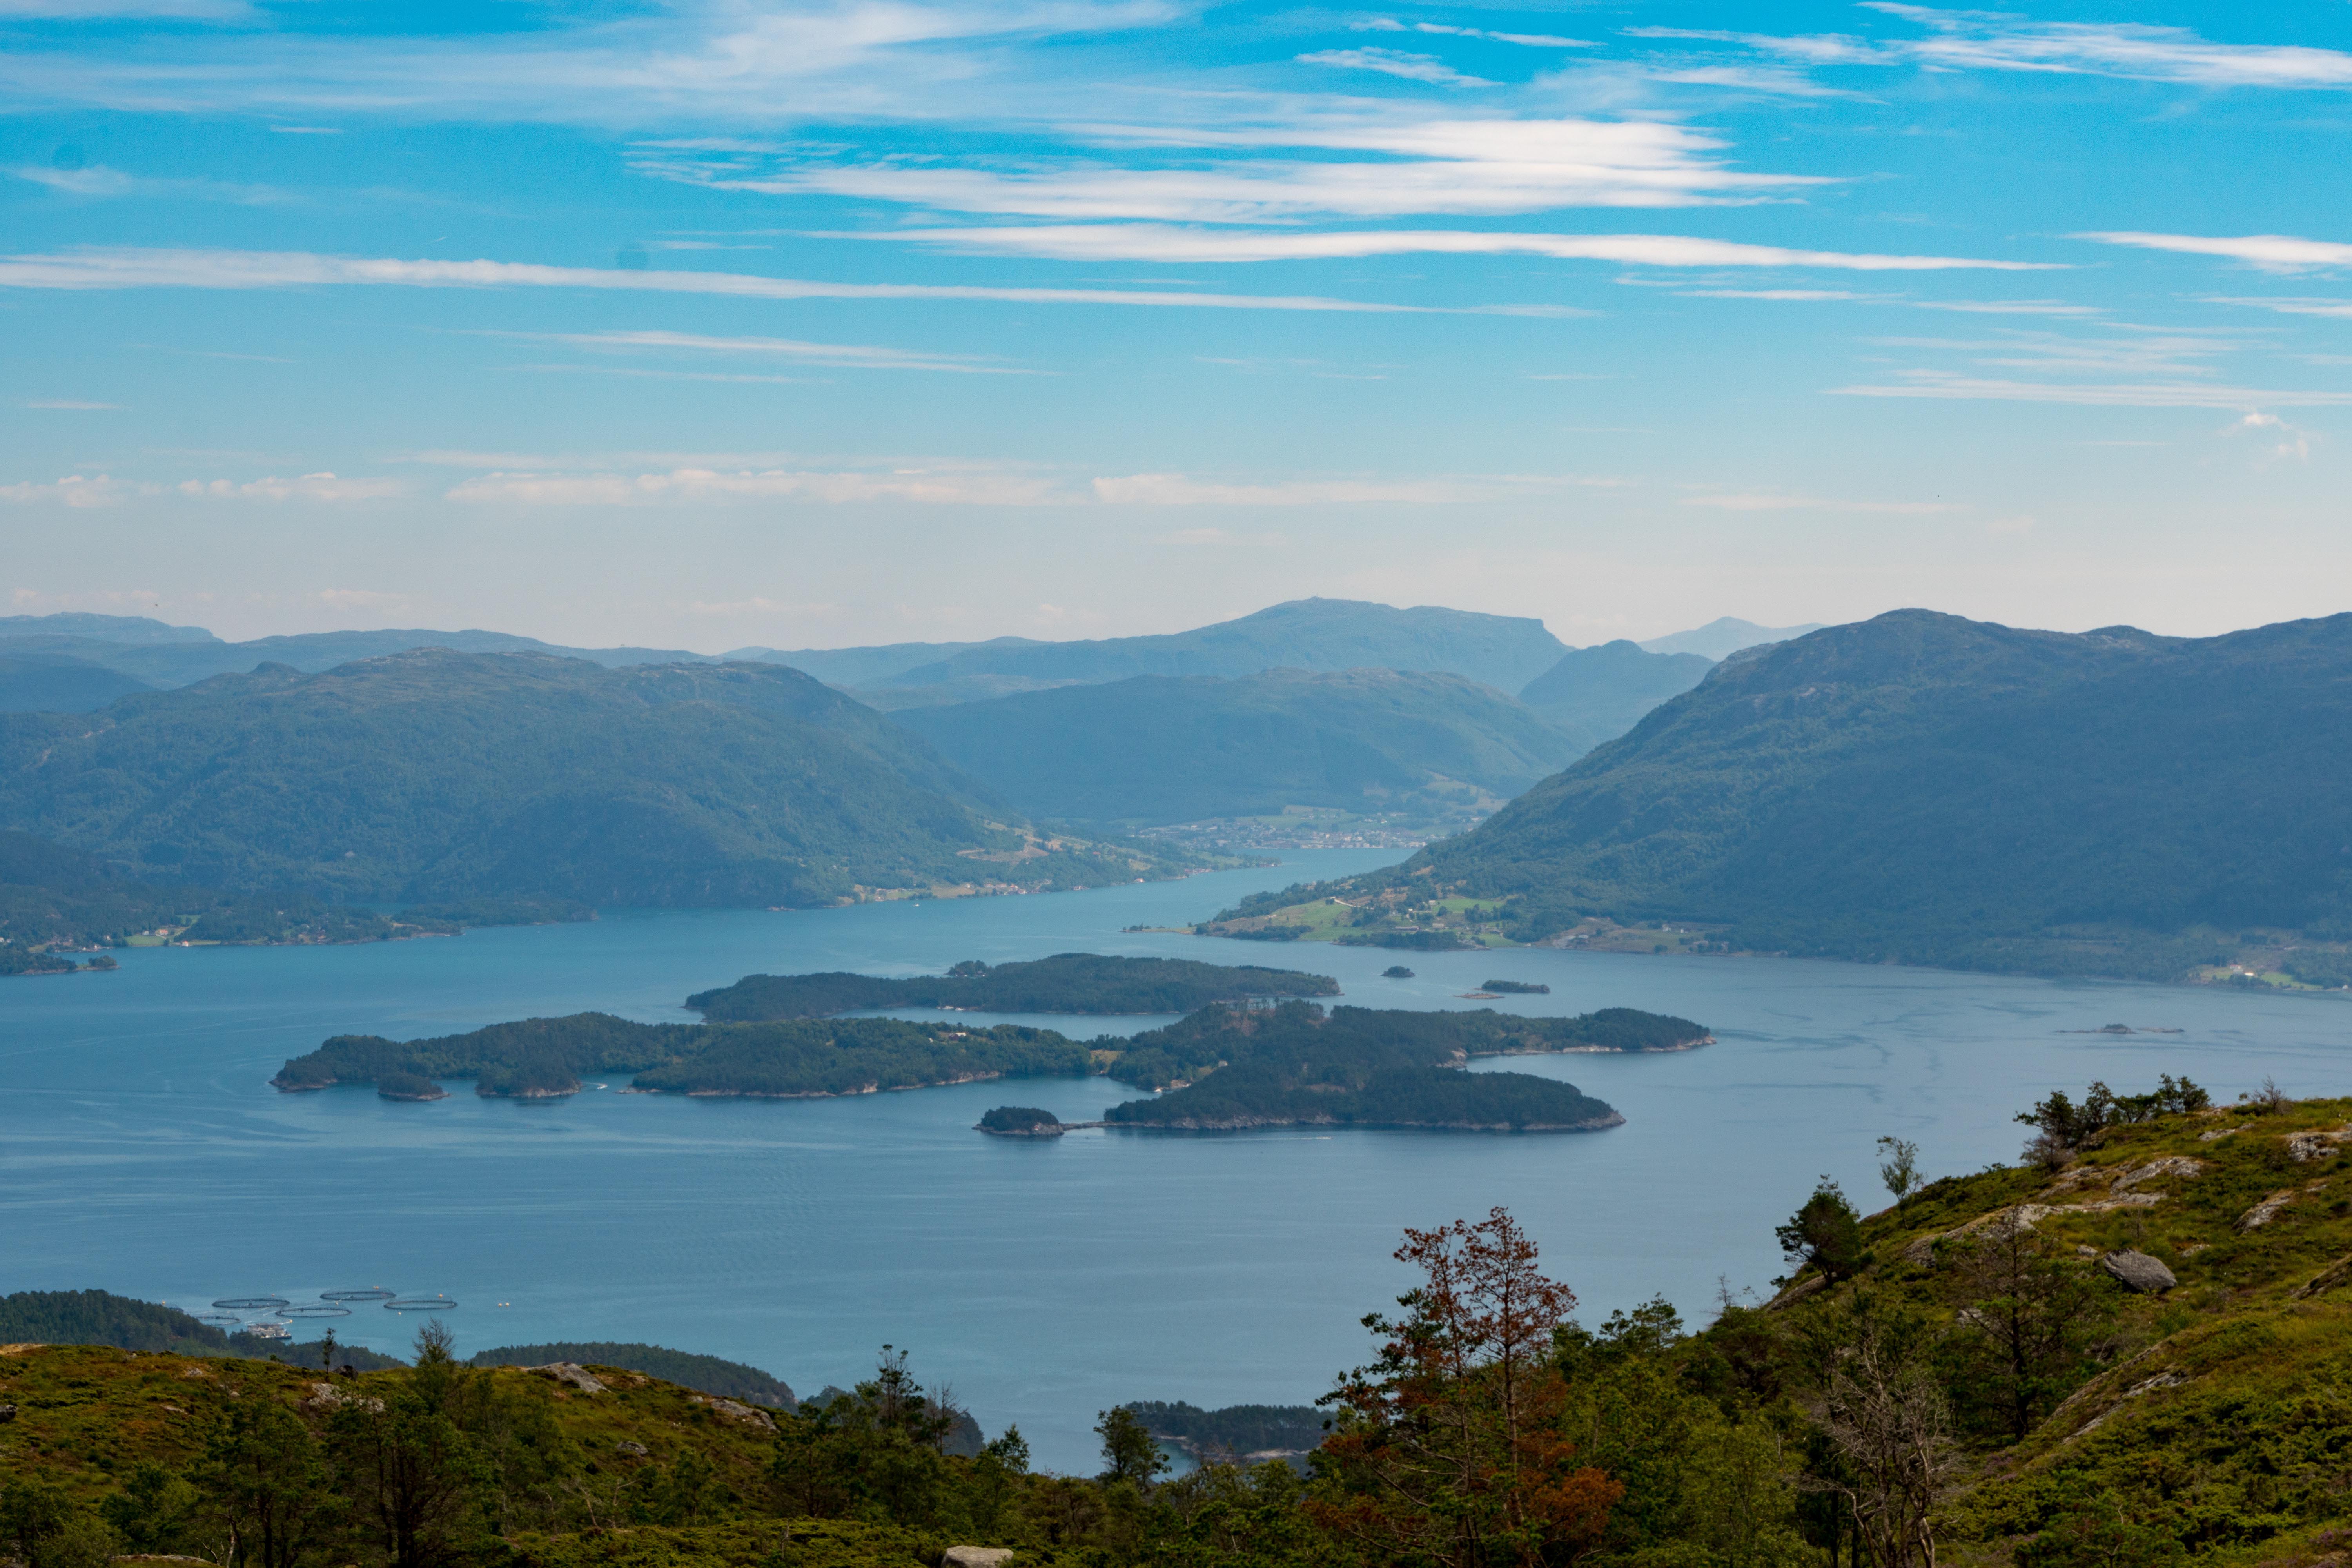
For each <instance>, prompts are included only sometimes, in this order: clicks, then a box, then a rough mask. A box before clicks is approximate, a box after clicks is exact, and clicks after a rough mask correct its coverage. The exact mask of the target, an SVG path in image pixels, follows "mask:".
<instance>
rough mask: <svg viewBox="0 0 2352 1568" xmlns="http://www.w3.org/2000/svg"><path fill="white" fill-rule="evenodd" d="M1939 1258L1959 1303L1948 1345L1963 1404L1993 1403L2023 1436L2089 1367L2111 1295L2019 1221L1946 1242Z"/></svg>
mask: <svg viewBox="0 0 2352 1568" xmlns="http://www.w3.org/2000/svg"><path fill="white" fill-rule="evenodd" d="M1937 1265H1938V1266H1939V1268H1940V1269H1941V1283H1942V1286H1943V1290H1944V1294H1945V1295H1946V1297H1947V1298H1948V1300H1951V1301H1952V1302H1953V1304H1954V1305H1955V1306H1956V1307H1957V1308H1958V1319H1957V1321H1956V1323H1955V1333H1954V1335H1953V1343H1952V1350H1953V1352H1955V1353H1956V1355H1957V1357H1958V1359H1959V1360H1960V1362H1961V1363H1962V1364H1961V1368H1960V1370H1959V1375H1958V1376H1956V1377H1954V1378H1952V1379H1951V1380H1950V1381H1951V1383H1952V1384H1953V1386H1954V1387H1955V1388H1957V1389H1959V1390H1962V1391H1963V1394H1962V1402H1963V1404H1964V1405H1968V1404H1977V1405H1984V1406H1989V1407H1990V1410H1991V1411H1992V1412H1993V1413H1994V1415H1995V1417H1996V1419H1997V1421H1998V1423H1999V1425H2000V1428H2001V1430H2003V1431H2004V1432H2006V1433H2007V1434H2008V1436H2010V1438H2011V1440H2012V1441H2019V1442H2021V1441H2023V1440H2024V1437H2025V1436H2026V1434H2027V1433H2029V1432H2031V1431H2032V1429H2033V1427H2034V1426H2035V1424H2036V1423H2037V1422H2039V1421H2040V1420H2041V1419H2042V1416H2043V1415H2047V1414H2048V1413H2049V1412H2050V1410H2051V1408H2052V1407H2053V1406H2054V1405H2056V1404H2057V1402H2058V1400H2059V1399H2061V1398H2063V1396H2064V1395H2065V1394H2066V1393H2067V1391H2068V1390H2070V1389H2072V1388H2074V1386H2075V1384H2079V1383H2080V1382H2082V1381H2083V1379H2084V1377H2085V1376H2087V1375H2088V1374H2089V1373H2090V1372H2091V1370H2092V1367H2093V1365H2094V1361H2093V1354H2094V1352H2095V1348H2096V1345H2097V1343H2098V1341H2099V1338H2100V1336H2101V1334H2102V1332H2103V1331H2104V1330H2105V1327H2106V1325H2107V1323H2108V1321H2110V1320H2111V1319H2112V1318H2113V1317H2114V1315H2115V1306H2114V1294H2113V1292H2112V1291H2111V1290H2110V1289H2106V1288H2105V1287H2103V1286H2102V1285H2101V1284H2100V1282H2099V1281H2098V1280H2097V1279H2095V1278H2093V1276H2092V1275H2091V1273H2090V1271H2089V1270H2088V1269H2086V1268H2083V1267H2082V1266H2081V1265H2080V1264H2079V1263H2076V1262H2074V1261H2072V1260H2071V1259H2067V1258H2063V1257H2061V1256H2060V1255H2059V1254H2058V1253H2056V1252H2055V1251H2053V1249H2052V1247H2050V1245H2049V1244H2048V1243H2047V1242H2045V1241H2044V1240H2043V1239H2042V1237H2041V1236H2040V1235H2039V1234H2038V1233H2037V1232H2036V1231H2035V1230H2034V1229H2033V1227H2032V1226H2029V1225H2023V1224H2020V1223H2016V1222H2015V1221H2013V1220H2012V1221H2011V1222H2010V1223H2007V1224H2000V1225H1992V1226H1986V1227H1984V1228H1983V1229H1981V1230H1979V1231H1977V1232H1976V1233H1974V1234H1973V1235H1970V1236H1967V1237H1961V1238H1959V1239H1958V1240H1957V1241H1954V1242H1950V1243H1948V1244H1946V1245H1945V1246H1944V1247H1941V1248H1939V1249H1938V1253H1937Z"/></svg>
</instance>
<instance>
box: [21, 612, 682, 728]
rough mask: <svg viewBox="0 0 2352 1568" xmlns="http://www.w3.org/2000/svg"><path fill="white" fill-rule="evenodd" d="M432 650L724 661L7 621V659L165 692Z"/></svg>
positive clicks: (433, 635)
mask: <svg viewBox="0 0 2352 1568" xmlns="http://www.w3.org/2000/svg"><path fill="white" fill-rule="evenodd" d="M428 647H442V648H450V649H454V650H456V651H457V652H460V653H544V654H552V655H557V656H561V657H563V658H584V659H587V660H589V661H590V662H591V663H594V664H602V665H607V666H612V667H614V668H618V667H621V666H625V665H633V664H698V663H706V664H707V663H713V662H717V661H715V660H712V659H710V658H709V657H708V656H707V655H704V654H698V653H688V652H685V651H683V650H680V649H676V648H649V647H611V648H574V647H562V646H560V645H558V644H555V643H548V642H541V640H540V639H539V638H537V637H516V636H514V635H512V634H510V633H507V632H486V631H454V632H453V631H433V630H427V629H423V628H411V629H384V630H379V631H345V632H300V633H296V634H293V635H290V636H284V637H256V638H254V639H252V640H251V641H249V642H224V641H222V640H221V639H220V638H219V637H215V636H214V635H213V634H212V633H210V632H208V631H206V630H205V629H204V628H203V627H202V626H165V625H164V624H163V622H161V621H154V620H150V619H148V618H146V617H145V616H86V615H57V616H0V657H47V658H71V659H74V660H76V661H78V662H80V663H84V664H92V665H96V666H99V667H100V668H106V669H111V670H114V671H116V672H117V673H118V674H119V675H122V676H127V677H131V678H132V679H137V680H139V681H141V682H142V683H143V684H145V685H148V686H152V687H157V688H163V689H169V688H173V687H180V686H189V685H193V684H194V683H195V682H196V681H199V680H205V679H210V678H211V677H213V676H215V675H244V674H247V673H249V672H251V671H252V670H254V669H256V668H259V667H260V666H262V665H264V664H282V665H286V666H288V667H289V668H294V669H299V670H304V671H307V672H310V673H312V674H316V673H318V672H319V671H321V670H327V669H332V668H335V667H336V666H337V665H341V664H349V663H351V662H352V660H353V659H360V658H383V657H384V656H386V655H389V654H396V653H410V652H414V651H415V650H416V649H418V648H428ZM9 706H14V705H13V704H10V705H9Z"/></svg>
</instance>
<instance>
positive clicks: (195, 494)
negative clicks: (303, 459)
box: [0, 473, 403, 507]
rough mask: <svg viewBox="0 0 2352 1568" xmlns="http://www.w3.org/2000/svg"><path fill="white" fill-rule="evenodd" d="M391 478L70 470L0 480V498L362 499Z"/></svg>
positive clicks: (91, 501) (76, 502) (395, 490)
mask: <svg viewBox="0 0 2352 1568" xmlns="http://www.w3.org/2000/svg"><path fill="white" fill-rule="evenodd" d="M402 489H403V487H402V485H401V483H400V481H399V480H397V479H342V478H339V477H337V476H336V475H334V474H328V473H319V474H303V475H300V476H299V477H297V478H293V479H278V478H276V477H275V476H272V477H268V478H264V479H247V480H236V479H181V480H179V481H178V482H176V483H164V482H159V481H155V480H138V479H115V478H113V477H112V476H110V475H107V474H99V475H96V476H88V475H82V474H71V475H68V476H67V477H66V478H64V479H57V480H54V481H52V482H50V483H48V484H32V483H24V484H13V485H0V500H10V501H17V502H40V501H51V502H59V503H62V504H64V505H66V506H69V507H94V506H111V505H114V504H115V503H117V502H119V501H124V500H131V499H133V498H139V497H154V496H179V497H184V498H187V499H190V500H269V501H368V500H383V499H385V498H386V497H390V496H395V495H398V494H400V493H401V490H402Z"/></svg>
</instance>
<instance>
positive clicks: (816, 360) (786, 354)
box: [475, 331, 1029, 375]
mask: <svg viewBox="0 0 2352 1568" xmlns="http://www.w3.org/2000/svg"><path fill="white" fill-rule="evenodd" d="M475 335H477V336H481V337H495V338H517V339H522V340H525V341H528V342H551V343H568V344H571V345H572V346H574V347H578V348H586V349H601V350H610V351H613V352H616V353H626V352H631V351H663V350H670V351H676V352H679V353H712V354H740V355H743V356H747V357H755V358H774V359H784V360H791V361H793V362H794V363H803V364H815V365H824V366H827V367H830V368H839V369H847V370H929V371H945V372H950V373H952V374H963V375H1024V374H1029V373H1028V372H1025V371H1020V370H1013V369H1009V368H1007V367H1004V366H1001V365H992V364H985V363H981V361H980V359H979V357H978V356H976V355H971V354H940V353H919V352H917V351H914V350H910V349H891V348H876V347H872V346H870V345H866V344H861V343H813V342H803V341H801V340H799V339H796V338H761V337H712V336H707V335H704V334H701V333H696V332H667V331H606V332H509V331H485V332H479V333H477V334H475Z"/></svg>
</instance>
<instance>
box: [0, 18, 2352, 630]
mask: <svg viewBox="0 0 2352 1568" xmlns="http://www.w3.org/2000/svg"><path fill="white" fill-rule="evenodd" d="M0 102H5V104H6V106H7V111H6V112H5V115H0V222H5V238H0V334H5V353H0V365H5V384H0V531H5V532H0V542H5V545H6V549H5V570H0V599H10V598H12V599H13V606H6V607H13V608H15V609H16V611H18V612H19V613H41V612H44V611H47V610H53V609H99V610H109V609H111V610H118V611H132V610H137V611H142V612H146V613H155V614H161V615H163V616H166V617H168V618H171V619H173V620H178V621H193V622H196V623H199V624H203V625H207V626H214V627H215V629H218V630H220V631H221V632H222V633H223V634H224V635H228V636H250V635H257V634H260V633H265V632H273V631H299V630H311V629H319V628H322V627H328V626H384V625H396V626H460V625H463V626H494V627H499V628H501V629H509V630H515V631H524V632H530V633H534V634H536V635H540V636H543V637H550V638H553V639H558V640H563V641H570V642H577V643H593V644H606V643H615V642H635V643H644V644H653V645H656V646H665V647H694V648H698V649H704V650H717V649H722V648H726V647H736V646H740V645H744V644H766V645H771V646H778V647H794V646H807V645H818V646H823V645H835V644H843V643H856V642H874V641H887V640H899V639H905V638H912V637H924V638H933V637H985V636H992V635H996V634H999V633H1016V634H1021V635H1027V636H1041V637H1082V636H1102V635H1116V634H1119V633H1124V632H1131V631H1156V630H1169V629H1174V628H1176V627H1180V626H1189V625H1194V624H1198V623H1200V622H1202V621H1206V620H1211V619H1216V618H1220V617H1222V616H1228V615H1232V614H1236V613H1240V612H1244V611H1246V610H1249V609H1253V608H1255V607H1257V606H1259V605H1264V604H1266V603H1269V602H1272V601H1274V600H1276V599H1280V598H1286V597H1292V596H1296V595H1303V594H1308V593H1320V594H1328V595H1347V596H1353V597H1367V598H1378V599H1384V600H1388V601H1391V602H1394V603H1400V604H1411V603H1443V604H1450V605H1459V606H1462V607H1465V608H1474V609H1486V610H1493V611H1497V612H1502V613H1509V614H1519V615H1537V616H1543V617H1544V618H1545V619H1546V620H1547V621H1548V622H1549V625H1550V626H1551V627H1552V629H1553V630H1554V631H1555V632H1557V633H1559V635H1560V636H1561V637H1564V638H1566V639H1567V640H1569V641H1570V642H1571V643H1586V642H1593V641H1599V640H1602V639H1604V638H1607V637H1616V636H1633V637H1647V636H1653V635H1656V634H1658V633H1661V632H1665V631H1670V630H1674V629H1676V628H1679V627H1682V626H1692V625H1696V624H1698V623H1700V622H1703V621H1706V620H1708V619H1710V618H1712V617H1714V616H1718V615H1738V616H1746V617H1748V618H1749V619H1753V620H1757V621H1761V622H1766V623H1768V624H1782V623H1787V622H1792V621H1798V620H1822V621H1833V620H1844V619H1851V618H1854V617H1858V616H1866V615H1870V614H1874V613H1875V612H1877V611H1880V610H1883V609H1886V608H1890V607H1894V606H1896V605H1930V606H1933V607H1937V608H1942V609H1948V610H1951V611H1955V612H1957V613H1960V614H1966V615H1971V616H1984V617H1989V618H1992V619H1999V620H2004V621H2009V622H2011V623H2014V624H2029V625H2039V626H2059V627H2065V628H2071V629H2080V628H2084V627H2089V626H2101V625H2110V624H2116V623H2119V622H2131V623H2134V624H2138V625H2142V626H2151V627H2153V628H2155V629H2158V630H2160V631H2167V632H2177V633H2189V634H2194V633H2209V632H2214V631H2220V630H2224V629H2227V628H2229V627H2231V626H2243V625H2249V624H2253V623H2256V622H2261V621H2265V620H2273V619H2280V618H2284V617H2288V616H2304V615H2318V614H2326V613H2331V612H2334V611H2336V610H2339V609H2343V608H2346V607H2347V605H2352V594H2347V577H2348V576H2352V529H2347V522H2352V518H2347V496H2352V487H2347V467H2346V437H2347V428H2352V426H2348V425H2347V416H2346V409H2347V405H2352V279H2348V278H2347V272H2352V203H2348V202H2347V195H2352V174H2347V170H2352V157H2347V153H2352V134H2347V133H2348V132H2352V3H2347V0H2305V3H2304V4H2299V5H2271V6H2243V5H2230V6H2225V5H2180V4H2160V3H2158V0H2146V3H2142V4H2135V5H2119V4H2084V3H2077V4H2071V5H2044V6H2041V7H2039V8H2036V9H2033V10H2030V11H2014V12H2011V11H2002V12H1992V11H1967V10H1953V9H1936V8H1929V7H1924V6H1915V5H1897V4H1865V5H1846V4H1783V5H1758V4H1749V5H1720V4H1698V3H1689V4H1675V3H1650V4H1629V5H1599V4H1594V5H1554V6H1549V7H1517V6H1515V7H1482V6H1461V5H1453V6H1437V5H1370V6H1365V7H1355V6H1347V5H1326V6H1306V5H1273V4H1268V5H1186V4H1182V3H1181V0H959V3H955V4H930V3H924V0H840V3H838V4H832V5H790V4H776V3H755V0H709V3H705V0H677V3H674V4H667V5H661V4H639V5H605V4H599V3H597V0H578V3H569V4H565V3H553V4H546V5H524V4H506V5H501V4H491V3H478V4H471V5H424V4H413V5H400V4H389V3H379V4H373V5H360V4H355V3H352V0H297V3H290V4H273V3H268V0H253V3H248V0H0Z"/></svg>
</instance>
